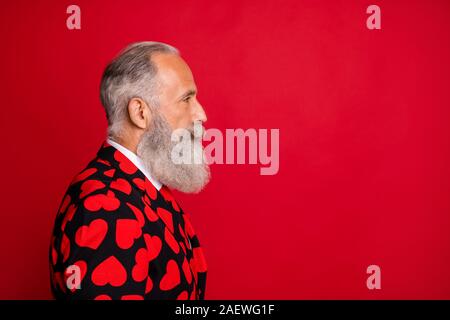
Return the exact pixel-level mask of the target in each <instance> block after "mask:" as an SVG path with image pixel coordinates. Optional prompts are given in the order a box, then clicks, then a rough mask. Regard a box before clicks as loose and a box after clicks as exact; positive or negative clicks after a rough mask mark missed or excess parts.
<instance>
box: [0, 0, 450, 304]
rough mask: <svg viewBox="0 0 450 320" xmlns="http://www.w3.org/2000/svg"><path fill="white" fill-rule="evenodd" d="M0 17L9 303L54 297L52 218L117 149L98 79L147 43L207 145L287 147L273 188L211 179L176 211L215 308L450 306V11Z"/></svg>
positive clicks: (146, 4) (80, 0)
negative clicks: (163, 49)
mask: <svg viewBox="0 0 450 320" xmlns="http://www.w3.org/2000/svg"><path fill="white" fill-rule="evenodd" d="M70 4H77V5H78V6H80V8H81V30H68V29H67V27H66V19H67V17H68V14H67V13H66V8H67V7H68V6H69V5H70ZM370 4H377V5H378V6H379V7H380V8H381V30H369V29H367V27H366V19H367V17H368V15H367V14H366V8H367V7H368V6H369V5H370ZM0 15H1V19H0V24H1V29H0V32H1V40H2V48H1V50H0V61H1V74H2V76H1V78H0V81H1V83H0V90H1V98H2V107H1V108H0V113H1V136H2V145H1V149H2V152H1V158H0V159H1V160H0V161H1V163H0V164H1V168H2V170H1V179H2V180H1V187H0V188H1V190H0V191H1V193H0V194H1V200H2V201H1V203H2V208H1V210H0V212H1V223H0V246H1V247H0V298H16V299H29V298H37V299H41V298H49V297H50V291H49V280H48V262H47V252H48V242H49V237H50V232H51V228H52V224H53V219H54V216H55V214H56V210H57V207H58V205H59V202H60V200H61V197H62V195H63V194H64V192H65V189H66V187H67V185H68V183H69V182H70V180H71V178H72V177H73V175H74V174H75V173H76V172H78V171H79V170H80V169H82V168H83V166H84V165H85V164H86V163H87V161H88V160H90V158H91V157H92V156H93V155H94V154H95V153H96V151H97V149H98V148H99V146H100V144H101V142H102V141H103V139H104V133H105V129H106V121H105V117H104V113H103V110H102V108H101V105H100V102H99V98H98V96H99V93H98V87H99V81H100V76H101V73H102V71H103V68H104V67H105V65H106V63H107V62H108V61H109V60H110V59H111V58H112V57H113V56H114V55H115V54H116V53H117V52H118V51H119V50H120V49H122V48H123V47H124V46H125V45H127V44H128V43H130V42H134V41H141V40H156V41H163V42H167V43H170V44H172V45H174V46H176V47H178V48H179V49H180V51H181V52H182V54H183V56H184V57H185V59H186V60H187V61H188V63H189V64H190V66H191V68H192V70H193V72H194V75H195V77H196V81H197V85H198V87H199V100H200V101H201V103H202V104H203V106H204V107H205V109H206V112H207V114H208V118H209V120H208V122H207V123H206V126H207V127H216V128H219V129H220V130H225V129H226V128H244V129H247V128H256V129H259V128H268V129H270V128H279V129H280V170H279V172H278V174H277V175H274V176H261V175H260V174H259V166H258V165H213V166H212V173H213V180H212V182H211V183H210V185H209V186H208V187H207V189H206V190H205V191H204V192H202V193H201V194H199V195H182V194H178V196H179V200H180V202H181V204H182V206H183V207H184V209H185V211H187V212H189V213H190V214H191V216H192V219H193V224H194V227H195V228H196V229H197V232H198V233H199V237H200V240H201V242H202V244H203V245H204V247H205V255H206V257H207V261H208V264H209V269H210V271H209V275H208V286H207V290H206V298H208V299H216V298H224V299H229V298H236V299H240V298H255V299H260V298H261V299H268V298H274V299H280V298H286V299H305V298H308V299H309V298H325V299H332V298H336V299H347V298H355V299H360V298H369V299H379V298H383V299H392V298H404V299H409V298H414V299H415V298H446V299H449V298H450V274H449V272H448V271H449V269H450V234H449V231H450V200H449V199H450V198H449V195H450V188H449V182H450V170H449V168H450V166H449V163H450V162H449V160H450V159H449V155H450V154H449V149H450V148H449V146H450V145H449V137H450V135H449V134H450V129H449V120H450V114H449V113H450V112H449V106H450V99H449V98H450V94H449V88H450V81H449V74H450V63H449V56H450V46H449V44H450V41H449V39H450V28H449V27H450V2H448V1H438V0H435V1H425V0H423V1H413V0H410V1H381V0H378V1H376V2H375V3H372V2H369V1H343V0H342V1H337V0H335V1H321V2H319V1H312V0H311V1H298V0H292V1H283V2H281V1H209V0H202V1H148V0H146V1H134V0H127V1H92V0H89V1H88V0H76V1H73V2H72V1H71V2H69V1H39V2H38V1H8V2H5V3H3V4H2V10H1V13H0ZM371 264H376V265H379V266H380V268H381V285H382V287H381V290H368V288H367V287H366V279H367V276H368V275H367V274H366V268H367V266H369V265H371Z"/></svg>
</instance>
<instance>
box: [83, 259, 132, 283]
mask: <svg viewBox="0 0 450 320" xmlns="http://www.w3.org/2000/svg"><path fill="white" fill-rule="evenodd" d="M91 278H92V282H93V283H94V284H95V285H96V286H105V285H107V284H110V285H112V286H113V287H120V286H121V285H123V284H124V283H125V281H126V280H127V271H126V270H125V268H124V267H123V265H122V264H121V263H120V261H119V260H117V258H116V257H114V256H111V257H109V258H107V259H105V260H104V261H103V262H102V263H100V264H99V265H98V266H97V267H96V268H95V269H94V271H93V272H92V276H91Z"/></svg>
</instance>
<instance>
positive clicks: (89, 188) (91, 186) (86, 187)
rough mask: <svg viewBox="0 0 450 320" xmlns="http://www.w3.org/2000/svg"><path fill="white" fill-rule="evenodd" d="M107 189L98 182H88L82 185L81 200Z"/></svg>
mask: <svg viewBox="0 0 450 320" xmlns="http://www.w3.org/2000/svg"><path fill="white" fill-rule="evenodd" d="M104 187H105V184H104V183H103V182H101V181H98V180H86V181H84V182H83V184H82V185H81V187H80V189H81V193H80V199H81V198H84V197H86V196H87V195H88V194H90V193H92V192H94V191H96V190H100V189H103V188H104Z"/></svg>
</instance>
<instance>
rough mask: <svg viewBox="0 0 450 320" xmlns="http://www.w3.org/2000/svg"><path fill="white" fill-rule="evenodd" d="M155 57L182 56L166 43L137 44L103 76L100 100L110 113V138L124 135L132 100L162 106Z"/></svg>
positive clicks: (114, 62) (123, 53) (129, 47)
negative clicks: (129, 103)
mask: <svg viewBox="0 0 450 320" xmlns="http://www.w3.org/2000/svg"><path fill="white" fill-rule="evenodd" d="M155 53H172V54H179V52H178V50H177V49H176V48H174V47H172V46H170V45H168V44H165V43H161V42H152V41H144V42H136V43H133V44H131V45H129V46H128V47H126V48H125V49H124V50H122V51H121V52H120V53H119V55H118V56H117V57H116V58H114V59H113V60H112V61H111V62H110V63H109V64H108V66H107V67H106V69H105V71H104V72H103V76H102V80H101V83H100V100H101V102H102V104H103V107H104V108H105V111H106V118H107V120H108V135H109V136H112V137H114V136H119V135H120V130H121V124H122V122H123V121H124V120H125V119H126V116H127V106H128V102H129V101H130V100H131V99H133V98H141V99H142V100H144V101H145V102H146V103H147V104H149V106H150V107H152V106H156V105H157V104H158V101H157V99H156V96H157V87H158V83H157V81H156V80H157V79H156V75H157V71H158V70H157V68H156V65H155V64H154V63H153V62H152V60H151V58H152V55H153V54H155Z"/></svg>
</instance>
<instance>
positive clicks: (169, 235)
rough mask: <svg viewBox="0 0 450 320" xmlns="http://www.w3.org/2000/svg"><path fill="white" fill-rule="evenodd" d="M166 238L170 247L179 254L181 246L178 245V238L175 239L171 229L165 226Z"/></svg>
mask: <svg viewBox="0 0 450 320" xmlns="http://www.w3.org/2000/svg"><path fill="white" fill-rule="evenodd" d="M164 239H165V240H166V243H167V244H168V245H169V247H170V248H171V249H172V250H173V252H175V253H176V254H178V252H180V246H179V245H178V242H177V240H175V238H174V236H173V234H172V233H171V232H170V231H169V229H167V228H165V230H164Z"/></svg>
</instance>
